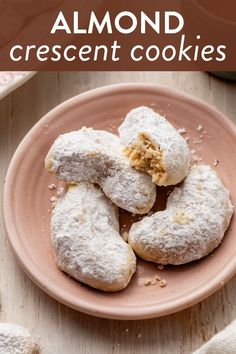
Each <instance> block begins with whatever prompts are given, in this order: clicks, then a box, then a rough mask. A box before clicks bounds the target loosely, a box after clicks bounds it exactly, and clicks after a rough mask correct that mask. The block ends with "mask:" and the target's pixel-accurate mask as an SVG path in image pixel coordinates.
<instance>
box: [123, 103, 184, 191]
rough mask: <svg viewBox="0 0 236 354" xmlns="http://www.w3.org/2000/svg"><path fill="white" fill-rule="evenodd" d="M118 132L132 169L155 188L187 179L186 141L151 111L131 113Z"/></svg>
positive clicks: (138, 109) (158, 115)
mask: <svg viewBox="0 0 236 354" xmlns="http://www.w3.org/2000/svg"><path fill="white" fill-rule="evenodd" d="M118 131H119V134H120V139H121V143H122V144H123V145H124V147H125V148H124V150H123V151H124V154H125V155H126V156H128V158H129V160H130V163H131V165H132V166H133V167H135V168H136V169H137V170H139V171H143V172H146V173H148V174H149V175H151V176H152V181H153V182H154V183H156V184H157V185H159V186H168V185H175V184H177V183H179V182H181V181H182V180H183V179H184V178H185V177H186V176H187V174H188V171H189V166H190V151H189V148H188V146H187V143H186V141H185V139H184V138H183V137H182V136H181V135H180V134H179V132H178V131H177V130H176V129H175V128H174V127H173V126H172V125H171V124H170V123H169V122H168V121H167V120H166V119H165V118H164V117H162V116H161V115H160V114H158V113H156V112H154V111H153V110H152V109H151V108H148V107H145V106H141V107H138V108H135V109H132V110H131V111H130V112H129V113H128V114H127V116H126V117H125V119H124V121H123V123H122V124H121V125H120V127H119V129H118Z"/></svg>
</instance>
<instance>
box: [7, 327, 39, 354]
mask: <svg viewBox="0 0 236 354" xmlns="http://www.w3.org/2000/svg"><path fill="white" fill-rule="evenodd" d="M38 352H39V345H38V343H37V340H36V338H35V337H34V336H32V334H31V333H30V332H29V331H28V329H26V328H24V327H21V326H18V325H15V324H12V323H0V353H1V354H36V353H38Z"/></svg>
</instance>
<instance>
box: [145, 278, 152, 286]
mask: <svg viewBox="0 0 236 354" xmlns="http://www.w3.org/2000/svg"><path fill="white" fill-rule="evenodd" d="M151 283H152V278H145V279H144V285H145V286H148V285H151Z"/></svg>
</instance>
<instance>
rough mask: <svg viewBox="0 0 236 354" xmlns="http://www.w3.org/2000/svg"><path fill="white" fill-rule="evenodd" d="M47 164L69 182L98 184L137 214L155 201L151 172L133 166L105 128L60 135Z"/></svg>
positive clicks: (124, 206) (117, 139) (110, 195)
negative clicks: (141, 170)
mask: <svg viewBox="0 0 236 354" xmlns="http://www.w3.org/2000/svg"><path fill="white" fill-rule="evenodd" d="M46 168H47V169H48V170H49V171H50V172H51V173H52V174H54V175H55V176H56V177H58V178H59V179H61V180H63V181H66V182H90V183H96V184H99V185H100V187H101V188H102V190H103V191H104V193H105V194H106V195H107V196H108V197H109V198H110V199H111V200H112V201H113V203H115V204H116V205H118V206H119V207H121V208H123V209H125V210H128V211H130V212H132V213H135V214H144V213H146V212H148V211H149V210H150V209H151V208H152V206H153V204H154V202H155V198H156V189H155V185H154V184H153V183H152V181H151V178H150V176H148V175H146V174H145V173H143V172H139V171H136V170H135V169H134V168H132V167H131V166H130V164H129V161H128V159H127V158H126V157H125V156H123V154H122V146H121V144H120V139H119V138H118V137H117V136H116V135H114V134H111V133H109V132H106V131H101V130H94V129H92V128H85V127H84V128H82V129H80V130H78V131H73V132H70V133H67V134H63V135H60V136H59V137H58V138H57V139H56V141H55V142H54V144H53V145H52V147H51V149H50V151H49V153H48V155H47V157H46Z"/></svg>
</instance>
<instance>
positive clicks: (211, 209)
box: [129, 165, 233, 264]
mask: <svg viewBox="0 0 236 354" xmlns="http://www.w3.org/2000/svg"><path fill="white" fill-rule="evenodd" d="M232 214H233V206H232V204H231V201H230V198H229V192H228V190H227V189H226V188H225V187H224V186H223V184H222V182H221V181H220V179H219V178H218V176H217V174H216V172H215V171H214V170H213V169H212V168H211V167H210V166H206V165H200V166H193V167H192V168H191V170H190V173H189V175H188V177H187V178H186V179H185V181H184V183H183V185H182V186H181V187H179V188H175V189H174V191H173V192H172V193H171V194H170V196H169V198H168V201H167V208H166V210H164V211H160V212H157V213H155V214H153V215H152V216H151V217H145V218H144V219H143V220H142V221H140V222H137V223H135V224H133V225H132V227H131V230H130V233H129V243H130V245H131V246H132V248H133V249H134V251H135V252H136V253H137V254H138V255H139V256H140V257H142V258H143V259H145V260H147V261H153V262H157V263H161V264H184V263H187V262H191V261H194V260H197V259H200V258H202V257H204V256H206V255H207V254H208V253H210V252H211V251H212V250H213V249H214V248H216V247H217V246H218V245H219V244H220V242H221V241H222V238H223V237H224V233H225V231H226V229H227V228H228V226H229V223H230V220H231V217H232Z"/></svg>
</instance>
